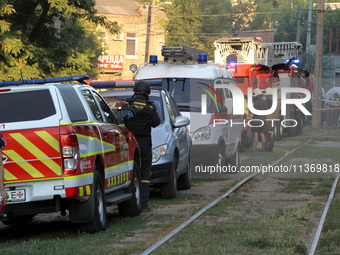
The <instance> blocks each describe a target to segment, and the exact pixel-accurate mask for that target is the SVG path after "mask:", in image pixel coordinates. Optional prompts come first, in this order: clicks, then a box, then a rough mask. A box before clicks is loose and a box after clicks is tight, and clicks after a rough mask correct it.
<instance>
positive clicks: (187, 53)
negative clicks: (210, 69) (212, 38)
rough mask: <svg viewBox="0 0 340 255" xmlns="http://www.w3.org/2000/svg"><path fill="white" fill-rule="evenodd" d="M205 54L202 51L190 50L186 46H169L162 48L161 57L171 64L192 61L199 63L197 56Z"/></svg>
mask: <svg viewBox="0 0 340 255" xmlns="http://www.w3.org/2000/svg"><path fill="white" fill-rule="evenodd" d="M202 54H206V53H205V52H204V51H202V50H197V49H194V48H190V47H187V46H181V47H170V46H162V56H163V57H164V61H168V60H172V61H173V62H178V61H181V62H187V61H194V62H199V61H200V58H199V55H202Z"/></svg>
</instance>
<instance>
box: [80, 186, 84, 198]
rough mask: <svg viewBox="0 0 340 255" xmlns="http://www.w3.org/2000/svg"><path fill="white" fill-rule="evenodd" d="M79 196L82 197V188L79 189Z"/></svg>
mask: <svg viewBox="0 0 340 255" xmlns="http://www.w3.org/2000/svg"><path fill="white" fill-rule="evenodd" d="M79 196H80V197H82V196H84V188H83V187H79Z"/></svg>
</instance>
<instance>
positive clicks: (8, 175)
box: [5, 168, 18, 181]
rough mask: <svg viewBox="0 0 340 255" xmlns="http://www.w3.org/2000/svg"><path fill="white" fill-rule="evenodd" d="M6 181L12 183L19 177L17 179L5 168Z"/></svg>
mask: <svg viewBox="0 0 340 255" xmlns="http://www.w3.org/2000/svg"><path fill="white" fill-rule="evenodd" d="M5 179H6V180H7V181H12V180H18V178H17V177H15V176H14V175H13V174H12V173H11V172H9V171H8V170H7V169H6V168H5Z"/></svg>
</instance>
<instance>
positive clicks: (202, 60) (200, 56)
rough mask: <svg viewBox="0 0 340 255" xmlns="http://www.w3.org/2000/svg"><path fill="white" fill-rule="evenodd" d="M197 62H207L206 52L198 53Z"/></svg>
mask: <svg viewBox="0 0 340 255" xmlns="http://www.w3.org/2000/svg"><path fill="white" fill-rule="evenodd" d="M198 63H200V64H206V63H208V56H207V54H200V55H199V56H198Z"/></svg>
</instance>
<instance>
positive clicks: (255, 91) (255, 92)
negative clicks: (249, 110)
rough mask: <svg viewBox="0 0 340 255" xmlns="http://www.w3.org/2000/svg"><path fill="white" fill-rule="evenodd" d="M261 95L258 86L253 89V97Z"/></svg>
mask: <svg viewBox="0 0 340 255" xmlns="http://www.w3.org/2000/svg"><path fill="white" fill-rule="evenodd" d="M260 95H262V91H261V90H260V89H259V88H256V89H254V91H253V97H257V96H260Z"/></svg>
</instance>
